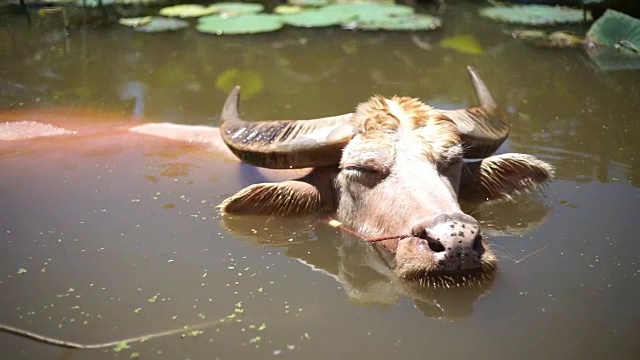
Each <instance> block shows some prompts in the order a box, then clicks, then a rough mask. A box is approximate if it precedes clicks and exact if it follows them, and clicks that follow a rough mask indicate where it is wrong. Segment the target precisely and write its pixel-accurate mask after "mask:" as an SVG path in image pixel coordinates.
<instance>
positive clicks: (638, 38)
mask: <svg viewBox="0 0 640 360" xmlns="http://www.w3.org/2000/svg"><path fill="white" fill-rule="evenodd" d="M586 37H587V40H589V41H593V42H595V43H598V44H601V45H607V46H612V47H616V46H619V45H621V44H620V42H621V41H627V42H629V43H631V45H633V47H635V48H636V50H637V49H640V20H639V19H636V18H634V17H631V16H629V15H626V14H623V13H621V12H617V11H615V10H611V9H609V10H607V11H605V13H604V15H602V16H601V17H600V18H599V19H598V20H596V21H595V22H594V23H593V25H591V27H590V28H589V31H587V36H586ZM623 44H624V43H623ZM623 47H624V45H623ZM629 50H630V49H629ZM636 52H637V51H636Z"/></svg>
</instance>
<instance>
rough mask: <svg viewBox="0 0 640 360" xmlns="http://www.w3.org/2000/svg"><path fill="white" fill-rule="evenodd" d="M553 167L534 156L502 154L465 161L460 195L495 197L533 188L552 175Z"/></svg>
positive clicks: (489, 198)
mask: <svg viewBox="0 0 640 360" xmlns="http://www.w3.org/2000/svg"><path fill="white" fill-rule="evenodd" d="M553 175H554V168H553V166H551V165H550V164H548V163H546V162H544V161H542V160H539V159H538V158H536V157H535V156H532V155H526V154H516V153H509V154H501V155H496V156H491V157H488V158H486V159H482V160H480V161H473V162H466V163H465V164H464V166H463V167H462V173H461V176H460V190H459V194H460V198H461V199H464V200H494V199H501V198H507V199H508V198H510V197H511V196H512V195H516V194H518V193H521V192H526V191H530V190H535V189H536V188H538V187H540V186H541V185H544V184H545V183H546V182H547V181H548V180H550V179H552V178H553Z"/></svg>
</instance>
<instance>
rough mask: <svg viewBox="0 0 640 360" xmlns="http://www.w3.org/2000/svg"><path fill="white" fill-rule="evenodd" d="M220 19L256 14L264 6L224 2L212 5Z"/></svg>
mask: <svg viewBox="0 0 640 360" xmlns="http://www.w3.org/2000/svg"><path fill="white" fill-rule="evenodd" d="M212 7H214V8H215V9H216V10H217V11H218V12H219V13H220V16H222V17H235V16H242V15H248V14H257V13H259V12H262V11H263V10H264V5H262V4H256V3H240V2H226V3H217V4H214V5H212Z"/></svg>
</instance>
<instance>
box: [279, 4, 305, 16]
mask: <svg viewBox="0 0 640 360" xmlns="http://www.w3.org/2000/svg"><path fill="white" fill-rule="evenodd" d="M302 11H303V8H302V7H300V6H297V5H278V6H276V7H275V8H273V13H274V14H278V15H293V14H299V13H301V12H302Z"/></svg>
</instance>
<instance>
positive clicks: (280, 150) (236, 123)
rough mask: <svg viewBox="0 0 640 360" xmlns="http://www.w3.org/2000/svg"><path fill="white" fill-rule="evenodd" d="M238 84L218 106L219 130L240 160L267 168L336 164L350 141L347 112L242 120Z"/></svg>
mask: <svg viewBox="0 0 640 360" xmlns="http://www.w3.org/2000/svg"><path fill="white" fill-rule="evenodd" d="M239 99H240V86H236V87H235V88H233V90H231V93H230V94H229V96H228V97H227V100H226V101H225V103H224V107H223V108H222V114H221V116H220V121H221V123H220V133H221V134H222V140H223V141H224V143H225V144H227V146H228V147H229V149H230V150H231V151H232V152H233V153H234V154H235V155H236V156H237V157H238V158H240V160H242V161H243V162H246V163H249V164H252V165H255V166H259V167H265V168H270V169H299V168H305V167H317V166H331V165H337V164H338V163H339V162H340V157H341V156H342V148H343V147H344V146H345V145H346V144H347V143H348V142H349V140H351V137H352V136H353V129H352V127H351V125H350V124H349V119H351V114H344V115H338V116H331V117H325V118H320V119H310V120H275V121H246V120H243V119H242V118H240V116H239V115H238V102H239Z"/></svg>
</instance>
